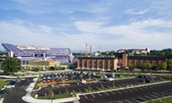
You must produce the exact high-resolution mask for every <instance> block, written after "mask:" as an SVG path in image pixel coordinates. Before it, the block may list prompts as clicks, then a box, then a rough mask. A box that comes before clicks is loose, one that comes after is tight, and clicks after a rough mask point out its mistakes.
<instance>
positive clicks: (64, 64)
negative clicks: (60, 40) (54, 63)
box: [60, 63, 73, 65]
mask: <svg viewBox="0 0 172 103" xmlns="http://www.w3.org/2000/svg"><path fill="white" fill-rule="evenodd" d="M71 64H73V63H60V65H71Z"/></svg>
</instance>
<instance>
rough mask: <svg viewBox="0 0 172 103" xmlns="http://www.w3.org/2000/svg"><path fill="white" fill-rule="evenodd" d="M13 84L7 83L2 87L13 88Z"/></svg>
mask: <svg viewBox="0 0 172 103" xmlns="http://www.w3.org/2000/svg"><path fill="white" fill-rule="evenodd" d="M14 87H15V85H11V84H7V85H6V86H4V88H14Z"/></svg>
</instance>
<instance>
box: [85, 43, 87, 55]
mask: <svg viewBox="0 0 172 103" xmlns="http://www.w3.org/2000/svg"><path fill="white" fill-rule="evenodd" d="M85 46H86V54H87V43H86V44H85Z"/></svg>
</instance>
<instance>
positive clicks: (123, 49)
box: [118, 49, 126, 51]
mask: <svg viewBox="0 0 172 103" xmlns="http://www.w3.org/2000/svg"><path fill="white" fill-rule="evenodd" d="M118 51H126V49H119V50H118Z"/></svg>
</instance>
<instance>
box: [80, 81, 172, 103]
mask: <svg viewBox="0 0 172 103" xmlns="http://www.w3.org/2000/svg"><path fill="white" fill-rule="evenodd" d="M161 94H163V95H164V96H169V95H172V82H168V83H162V84H155V85H149V86H142V87H136V88H126V89H123V90H113V91H108V92H101V93H92V94H87V95H80V103H119V102H121V101H123V103H140V102H144V101H148V100H153V99H157V98H161Z"/></svg>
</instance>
